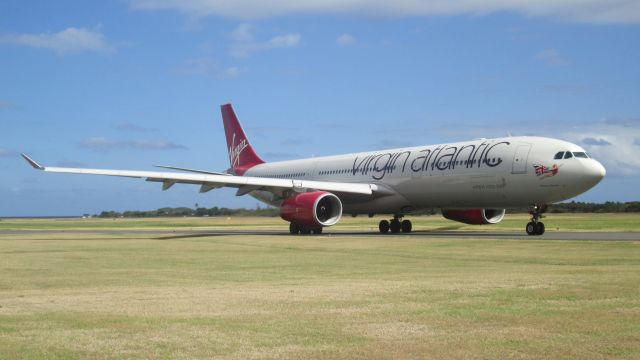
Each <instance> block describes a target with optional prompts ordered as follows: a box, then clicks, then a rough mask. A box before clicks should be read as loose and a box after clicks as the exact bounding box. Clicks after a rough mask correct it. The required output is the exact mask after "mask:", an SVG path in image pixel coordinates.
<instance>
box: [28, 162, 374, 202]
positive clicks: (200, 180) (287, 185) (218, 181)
mask: <svg viewBox="0 0 640 360" xmlns="http://www.w3.org/2000/svg"><path fill="white" fill-rule="evenodd" d="M22 157H23V158H24V159H25V160H26V161H27V162H28V163H29V164H30V165H31V166H32V167H33V168H34V169H37V170H41V171H46V172H56V173H69V174H92V175H107V176H120V177H129V178H141V179H145V180H146V181H153V182H161V183H162V190H167V189H169V188H170V187H172V186H173V185H174V184H193V185H200V192H207V191H210V190H213V189H216V188H221V187H234V188H238V193H237V194H236V195H244V194H246V193H249V192H251V191H253V190H267V191H272V192H279V193H282V192H283V191H284V190H287V189H292V190H299V191H305V190H306V189H314V190H324V191H332V192H339V193H348V194H359V195H372V194H373V193H374V192H376V191H378V186H377V185H375V184H362V183H345V182H331V181H312V180H296V179H275V178H266V177H252V176H235V175H227V174H225V175H216V174H198V173H193V174H188V173H176V172H153V171H132V170H108V169H84V168H61V167H49V166H42V165H40V164H38V163H37V162H35V161H34V160H33V159H31V158H30V157H28V156H27V155H25V154H22Z"/></svg>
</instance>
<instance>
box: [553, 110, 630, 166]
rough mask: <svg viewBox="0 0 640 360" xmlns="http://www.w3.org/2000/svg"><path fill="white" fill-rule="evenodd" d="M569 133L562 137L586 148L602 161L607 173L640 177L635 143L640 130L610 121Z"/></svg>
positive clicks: (585, 126)
mask: <svg viewBox="0 0 640 360" xmlns="http://www.w3.org/2000/svg"><path fill="white" fill-rule="evenodd" d="M583 125H584V126H580V127H579V128H576V129H571V130H567V131H566V132H565V133H564V134H562V135H561V138H564V139H567V140H568V141H571V142H573V143H576V144H579V145H581V146H582V147H584V148H585V149H586V150H587V151H588V152H589V154H590V155H591V156H592V157H594V158H595V159H597V160H599V161H601V162H602V164H603V165H604V166H605V168H606V169H607V173H608V174H612V175H622V176H633V175H640V158H638V156H637V154H638V151H639V149H638V146H637V145H636V144H635V141H636V140H637V139H638V138H640V127H629V126H622V125H617V124H611V123H609V121H607V120H603V121H599V122H596V123H591V124H583Z"/></svg>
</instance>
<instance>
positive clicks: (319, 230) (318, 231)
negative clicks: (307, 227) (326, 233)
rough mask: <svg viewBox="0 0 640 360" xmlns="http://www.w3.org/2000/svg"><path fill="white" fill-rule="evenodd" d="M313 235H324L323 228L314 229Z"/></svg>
mask: <svg viewBox="0 0 640 360" xmlns="http://www.w3.org/2000/svg"><path fill="white" fill-rule="evenodd" d="M311 233H312V234H316V235H319V234H322V228H321V227H318V228H315V229H312V230H311Z"/></svg>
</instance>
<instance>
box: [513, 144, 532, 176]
mask: <svg viewBox="0 0 640 360" xmlns="http://www.w3.org/2000/svg"><path fill="white" fill-rule="evenodd" d="M530 150H531V144H520V145H518V147H517V148H516V153H515V155H514V156H513V165H512V168H511V173H512V174H526V173H527V160H528V159H529V151H530Z"/></svg>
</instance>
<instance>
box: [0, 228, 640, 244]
mask: <svg viewBox="0 0 640 360" xmlns="http://www.w3.org/2000/svg"><path fill="white" fill-rule="evenodd" d="M46 234H56V235H63V234H70V235H71V234H74V235H79V234H87V235H126V234H148V235H150V238H156V239H179V238H192V237H207V236H233V235H236V236H237V235H245V236H292V235H290V234H289V233H288V232H286V231H284V230H280V229H265V230H255V229H242V230H233V229H196V230H194V229H176V230H168V229H158V230H154V229H114V230H110V229H69V230H58V229H55V230H32V229H28V230H0V237H4V236H11V235H46ZM308 236H316V237H317V236H319V237H323V236H324V237H334V236H340V237H362V236H376V237H388V238H389V239H396V238H402V237H410V238H418V239H425V240H428V239H436V238H437V239H443V238H445V239H452V240H453V239H487V240H560V241H569V240H577V241H640V233H638V232H570V231H552V230H551V231H549V230H548V231H547V232H546V233H545V234H544V235H542V236H528V235H526V234H525V233H524V231H523V232H522V233H519V232H489V231H455V230H452V231H442V230H433V231H430V230H419V231H413V232H411V233H408V234H405V233H399V234H384V235H383V234H380V233H377V232H374V231H345V230H340V231H335V230H327V231H325V233H323V234H321V235H298V237H300V238H301V239H304V238H305V237H308ZM56 239H57V240H59V238H58V237H57V238H56ZM39 240H46V238H44V237H43V238H40V239H39ZM76 240H77V239H76ZM88 240H89V239H88Z"/></svg>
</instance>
